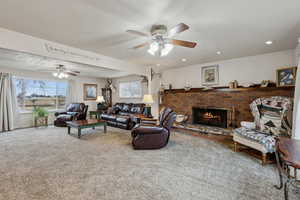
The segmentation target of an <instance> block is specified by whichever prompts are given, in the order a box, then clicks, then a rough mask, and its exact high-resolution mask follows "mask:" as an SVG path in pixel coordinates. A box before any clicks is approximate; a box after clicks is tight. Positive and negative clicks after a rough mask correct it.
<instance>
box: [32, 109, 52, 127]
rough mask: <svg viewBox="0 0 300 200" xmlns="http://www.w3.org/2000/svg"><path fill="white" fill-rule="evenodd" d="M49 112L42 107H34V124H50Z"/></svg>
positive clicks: (36, 125)
mask: <svg viewBox="0 0 300 200" xmlns="http://www.w3.org/2000/svg"><path fill="white" fill-rule="evenodd" d="M48 115H49V112H48V111H47V110H46V109H45V108H42V107H35V108H34V109H33V117H34V126H35V127H38V126H48Z"/></svg>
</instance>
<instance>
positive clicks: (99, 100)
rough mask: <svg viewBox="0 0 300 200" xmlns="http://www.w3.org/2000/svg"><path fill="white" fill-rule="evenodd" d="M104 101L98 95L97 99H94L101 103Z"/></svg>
mask: <svg viewBox="0 0 300 200" xmlns="http://www.w3.org/2000/svg"><path fill="white" fill-rule="evenodd" d="M104 101H105V100H104V98H103V96H98V97H97V99H96V102H99V103H102V102H104Z"/></svg>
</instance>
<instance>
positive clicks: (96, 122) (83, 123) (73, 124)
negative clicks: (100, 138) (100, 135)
mask: <svg viewBox="0 0 300 200" xmlns="http://www.w3.org/2000/svg"><path fill="white" fill-rule="evenodd" d="M67 126H68V134H70V133H71V128H77V131H78V138H80V137H81V130H82V129H85V128H93V129H94V128H95V127H96V126H103V127H104V133H106V130H107V123H106V121H105V120H101V119H88V120H77V121H69V122H67Z"/></svg>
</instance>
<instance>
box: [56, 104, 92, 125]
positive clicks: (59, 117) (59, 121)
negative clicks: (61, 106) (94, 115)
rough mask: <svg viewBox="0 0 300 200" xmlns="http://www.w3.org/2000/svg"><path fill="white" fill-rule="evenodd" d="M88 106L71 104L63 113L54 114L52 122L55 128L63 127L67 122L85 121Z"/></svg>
mask: <svg viewBox="0 0 300 200" xmlns="http://www.w3.org/2000/svg"><path fill="white" fill-rule="evenodd" d="M87 110H88V106H87V105H85V104H84V103H71V104H70V105H68V106H67V108H66V111H65V112H56V113H55V114H54V115H55V117H56V119H55V121H54V125H55V126H59V127H64V126H66V125H67V124H66V122H67V121H72V120H85V119H86V114H87Z"/></svg>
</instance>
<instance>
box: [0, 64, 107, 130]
mask: <svg viewBox="0 0 300 200" xmlns="http://www.w3.org/2000/svg"><path fill="white" fill-rule="evenodd" d="M0 72H8V73H11V74H13V75H16V76H21V77H28V78H36V79H46V80H59V79H56V78H54V77H53V76H52V75H51V74H48V73H39V72H32V71H25V70H24V71H21V70H16V69H10V68H3V67H0ZM69 79H72V80H74V81H75V86H74V88H75V89H74V91H75V92H74V94H75V95H74V100H76V101H77V102H84V103H85V104H86V105H89V110H95V109H96V105H97V103H96V102H95V101H84V100H83V84H84V83H90V84H97V85H98V95H100V94H101V88H103V87H104V86H105V83H106V81H105V79H96V78H88V77H70V78H69ZM53 121H54V112H51V113H50V114H49V124H52V123H53ZM32 126H33V117H32V113H30V112H26V113H19V114H18V116H17V118H16V126H15V127H16V128H26V127H32Z"/></svg>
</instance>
